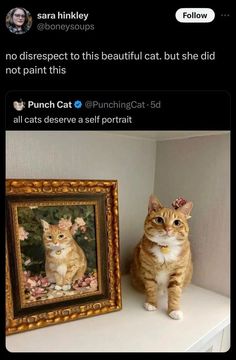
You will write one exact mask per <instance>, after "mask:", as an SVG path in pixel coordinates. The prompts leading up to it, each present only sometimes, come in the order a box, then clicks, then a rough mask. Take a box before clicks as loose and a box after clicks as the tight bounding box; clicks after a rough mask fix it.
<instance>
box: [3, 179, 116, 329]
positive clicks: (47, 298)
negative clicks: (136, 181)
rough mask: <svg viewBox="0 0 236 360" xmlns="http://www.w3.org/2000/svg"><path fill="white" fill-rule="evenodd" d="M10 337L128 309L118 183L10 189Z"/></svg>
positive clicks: (16, 183) (10, 183)
mask: <svg viewBox="0 0 236 360" xmlns="http://www.w3.org/2000/svg"><path fill="white" fill-rule="evenodd" d="M6 239H7V241H6V333H7V335H9V334H14V333H17V332H21V331H26V330H31V329H37V328H40V327H44V326H48V325H53V324H58V323H62V322H65V321H70V320H77V319H81V318H85V317H88V316H93V315H99V314H104V313H108V312H111V311H116V310H120V309H121V288H120V260H119V226H118V185H117V181H115V180H18V179H9V180H7V181H6Z"/></svg>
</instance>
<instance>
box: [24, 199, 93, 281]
mask: <svg viewBox="0 0 236 360" xmlns="http://www.w3.org/2000/svg"><path fill="white" fill-rule="evenodd" d="M78 218H80V219H81V222H82V224H83V221H84V222H85V225H84V226H79V227H78V229H77V231H76V233H75V234H74V239H75V240H76V241H77V243H78V244H79V246H81V248H82V249H83V250H84V252H85V255H86V258H87V262H88V268H87V273H91V272H94V271H96V268H97V261H96V240H95V239H96V234H95V208H94V206H93V205H73V206H38V207H36V206H31V207H18V223H19V229H20V230H21V231H19V236H20V240H21V242H20V243H21V254H22V267H23V270H26V271H30V272H31V274H45V253H44V245H43V228H42V225H41V220H42V219H43V220H45V221H47V222H48V223H49V224H53V225H56V224H58V222H59V221H60V220H61V219H65V220H68V219H71V222H72V224H74V222H75V220H76V219H78Z"/></svg>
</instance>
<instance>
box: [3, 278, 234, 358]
mask: <svg viewBox="0 0 236 360" xmlns="http://www.w3.org/2000/svg"><path fill="white" fill-rule="evenodd" d="M122 298H123V308H122V310H121V311H118V312H114V313H110V314H104V315H101V316H96V317H91V318H86V319H81V320H77V321H72V322H67V323H65V324H61V325H53V326H49V327H45V328H42V329H38V330H33V331H28V332H24V333H20V334H15V335H10V336H7V338H6V347H7V349H8V350H9V351H10V352H186V351H187V352H188V351H190V352H191V351H203V350H201V349H204V346H205V347H206V346H207V345H208V343H209V342H211V340H212V339H216V338H217V337H219V334H220V332H222V330H223V329H224V328H225V327H226V326H228V325H229V322H230V300H229V298H227V297H225V296H222V295H219V294H217V293H214V292H212V291H209V290H206V289H203V288H200V287H198V286H194V285H190V286H189V287H188V288H187V289H185V290H184V293H183V296H182V310H183V312H184V319H183V320H172V319H171V318H170V317H169V316H168V315H167V314H166V311H165V309H164V307H163V306H162V308H161V309H160V310H158V311H154V312H148V311H146V310H145V309H144V308H143V301H144V295H143V294H140V293H138V292H137V291H136V290H134V289H133V288H132V287H131V285H130V278H129V276H125V277H123V281H122ZM206 351H207V350H206Z"/></svg>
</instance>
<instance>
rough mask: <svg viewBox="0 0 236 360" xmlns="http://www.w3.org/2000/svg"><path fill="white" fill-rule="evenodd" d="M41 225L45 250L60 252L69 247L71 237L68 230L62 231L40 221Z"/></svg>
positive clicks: (57, 227) (55, 226) (56, 226)
mask: <svg viewBox="0 0 236 360" xmlns="http://www.w3.org/2000/svg"><path fill="white" fill-rule="evenodd" d="M41 222H42V225H43V240H44V245H45V247H46V248H47V249H51V250H60V249H64V248H66V247H67V246H69V245H70V243H71V239H72V235H71V232H70V230H69V229H67V230H62V229H60V228H59V226H58V225H50V224H48V223H47V222H46V221H45V220H41Z"/></svg>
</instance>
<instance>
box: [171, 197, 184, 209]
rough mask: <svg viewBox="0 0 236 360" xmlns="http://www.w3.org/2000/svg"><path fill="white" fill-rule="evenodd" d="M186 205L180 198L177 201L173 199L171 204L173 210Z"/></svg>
mask: <svg viewBox="0 0 236 360" xmlns="http://www.w3.org/2000/svg"><path fill="white" fill-rule="evenodd" d="M186 203H187V201H186V200H185V199H184V198H182V197H178V198H177V199H175V200H174V201H173V202H172V204H171V205H172V206H173V208H174V209H175V210H177V209H178V208H180V207H181V206H183V205H185V204H186Z"/></svg>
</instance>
